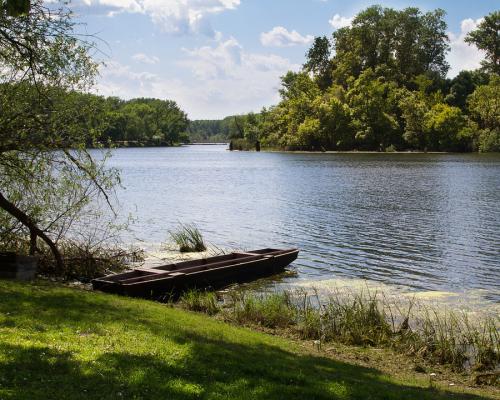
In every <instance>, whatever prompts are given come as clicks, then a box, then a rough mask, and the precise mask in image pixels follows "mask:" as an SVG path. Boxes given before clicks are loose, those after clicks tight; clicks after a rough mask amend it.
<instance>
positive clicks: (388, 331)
mask: <svg viewBox="0 0 500 400" xmlns="http://www.w3.org/2000/svg"><path fill="white" fill-rule="evenodd" d="M203 296H207V295H206V294H203ZM215 307H216V310H214V308H213V304H212V305H211V306H210V308H209V309H210V313H212V314H214V313H216V312H219V313H221V314H222V316H223V317H224V318H225V319H226V320H230V321H233V322H235V323H238V324H244V325H259V326H264V327H266V328H271V329H276V330H278V331H279V330H286V331H287V332H291V333H293V334H296V335H297V336H298V337H300V338H302V339H312V340H318V341H320V342H339V343H343V344H347V345H358V346H359V345H361V346H378V347H387V348H392V349H394V350H396V351H398V352H401V353H405V354H408V355H411V356H416V357H421V358H423V359H425V360H427V361H428V362H430V363H432V364H444V365H449V366H451V367H452V368H453V369H455V370H458V371H463V370H466V371H472V370H491V369H495V368H498V367H499V366H500V330H499V329H500V318H499V317H498V316H486V317H483V318H481V319H477V320H474V321H471V320H470V318H469V316H468V315H467V314H466V313H462V312H452V311H449V310H440V309H438V308H432V307H428V306H424V305H422V304H419V303H417V302H416V301H415V300H414V299H407V298H400V299H398V300H396V301H394V300H391V299H389V298H387V297H386V296H385V295H384V294H383V293H379V292H376V291H370V290H361V291H345V290H344V291H342V290H334V291H333V292H332V293H331V294H330V295H329V296H328V297H327V298H326V300H325V299H320V296H319V295H318V293H317V292H315V291H313V292H312V293H308V292H306V291H305V290H296V291H280V292H272V293H264V294H262V293H254V292H249V291H230V292H228V293H227V294H226V295H225V297H224V300H223V301H220V302H218V303H217V304H216V305H215ZM196 308H204V307H199V306H192V308H191V309H196ZM201 311H203V310H201Z"/></svg>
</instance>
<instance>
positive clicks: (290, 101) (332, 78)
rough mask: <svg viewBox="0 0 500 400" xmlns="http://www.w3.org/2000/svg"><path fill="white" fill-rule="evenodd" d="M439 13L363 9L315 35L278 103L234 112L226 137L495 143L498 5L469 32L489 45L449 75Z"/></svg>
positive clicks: (447, 146) (378, 146)
mask: <svg viewBox="0 0 500 400" xmlns="http://www.w3.org/2000/svg"><path fill="white" fill-rule="evenodd" d="M444 15H445V12H444V11H443V10H440V9H437V10H435V11H432V12H427V13H422V12H421V11H420V10H419V9H418V8H414V7H410V8H406V9H403V10H394V9H392V8H382V7H380V6H372V7H369V8H367V9H365V10H364V11H361V12H360V13H359V14H358V15H357V16H356V17H355V18H354V20H353V22H352V24H351V26H349V27H345V28H341V29H338V30H337V31H335V32H334V33H333V36H332V37H331V38H327V37H317V38H315V40H314V43H313V45H312V47H311V48H310V49H309V51H308V52H307V54H306V61H305V63H304V65H303V67H302V69H301V70H300V71H298V72H288V73H287V74H286V75H285V76H283V77H282V82H281V83H282V88H281V90H280V94H281V101H280V102H279V103H278V104H277V105H275V106H273V107H270V108H268V109H265V108H264V109H263V110H262V111H261V112H260V113H258V114H254V113H250V114H247V115H241V116H236V117H230V118H229V121H228V123H232V125H234V126H236V127H237V128H238V129H233V130H232V131H231V132H230V133H229V134H228V136H227V138H229V139H238V140H239V141H240V142H242V141H243V142H247V144H248V146H247V147H249V148H250V147H251V146H252V143H254V142H255V141H257V140H259V141H260V142H261V144H262V145H263V146H267V147H271V148H279V149H288V150H317V151H322V150H371V151H397V150H398V151H400V150H416V151H457V152H471V151H480V152H488V151H500V77H499V73H500V54H499V53H500V37H499V32H500V12H499V11H495V12H493V13H491V14H490V15H488V16H486V17H484V19H483V20H482V22H481V23H480V24H479V26H478V27H477V28H476V29H475V30H473V31H472V32H470V33H469V34H468V35H467V37H466V41H467V42H468V43H469V44H471V45H475V46H476V47H477V48H479V49H480V50H483V51H484V53H485V59H484V61H483V62H482V66H481V68H480V69H478V70H475V71H461V72H460V73H459V74H458V75H457V76H456V77H455V78H453V79H447V78H446V75H447V73H448V70H449V65H448V63H447V62H446V54H447V52H448V51H449V49H450V48H449V45H448V36H447V34H446V28H447V26H446V22H445V21H444ZM196 123H197V127H198V130H200V129H201V127H202V126H206V122H205V121H196ZM228 123H226V122H225V124H226V125H227V124H228ZM210 124H211V125H215V122H213V121H211V122H210ZM205 132H207V133H209V132H210V131H209V130H205ZM223 132H225V131H224V130H218V131H215V133H216V134H217V135H221V134H222V133H223Z"/></svg>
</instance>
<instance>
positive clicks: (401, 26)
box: [333, 6, 449, 86]
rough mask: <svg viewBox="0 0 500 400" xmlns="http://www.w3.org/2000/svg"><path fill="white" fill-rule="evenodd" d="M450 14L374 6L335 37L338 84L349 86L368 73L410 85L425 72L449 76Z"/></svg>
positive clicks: (340, 30)
mask: <svg viewBox="0 0 500 400" xmlns="http://www.w3.org/2000/svg"><path fill="white" fill-rule="evenodd" d="M444 15H445V13H444V11H443V10H440V9H437V10H435V11H432V12H428V13H425V14H422V13H421V12H420V10H419V9H418V8H413V7H410V8H407V9H404V10H402V11H397V10H394V9H392V8H382V7H381V6H372V7H369V8H367V9H366V10H363V11H361V12H360V13H359V14H358V15H356V17H355V18H354V20H353V22H352V26H351V27H345V28H342V29H339V30H337V31H336V32H334V34H333V39H334V42H333V46H334V49H335V57H334V59H333V66H334V78H335V81H336V82H338V83H340V84H342V85H344V86H345V85H346V84H347V81H348V78H349V77H351V76H352V77H354V78H358V77H359V75H360V74H361V73H362V72H363V71H364V70H366V69H369V68H370V69H372V70H373V71H380V75H383V76H384V77H385V78H386V79H390V80H395V81H397V82H398V83H401V84H408V83H409V82H411V80H412V78H413V77H415V76H417V75H420V74H429V75H434V74H435V75H437V76H438V77H444V76H446V73H447V72H448V69H449V65H448V64H447V62H446V52H447V51H448V49H449V46H448V36H447V34H446V23H445V21H444Z"/></svg>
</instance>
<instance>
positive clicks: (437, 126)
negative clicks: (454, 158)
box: [424, 103, 470, 151]
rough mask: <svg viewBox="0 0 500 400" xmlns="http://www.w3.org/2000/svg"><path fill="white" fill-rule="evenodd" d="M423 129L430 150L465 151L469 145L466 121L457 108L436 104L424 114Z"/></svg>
mask: <svg viewBox="0 0 500 400" xmlns="http://www.w3.org/2000/svg"><path fill="white" fill-rule="evenodd" d="M424 129H425V133H426V135H427V136H428V139H427V142H428V143H429V147H430V150H437V151H466V150H468V148H467V146H468V144H469V143H470V131H469V130H468V129H467V119H466V117H465V115H463V113H462V111H461V110H460V108H458V107H451V106H449V105H447V104H443V103H438V104H436V105H434V106H433V107H432V108H431V109H430V110H429V111H428V112H427V113H426V114H425V119H424Z"/></svg>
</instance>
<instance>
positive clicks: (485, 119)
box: [468, 75, 500, 152]
mask: <svg viewBox="0 0 500 400" xmlns="http://www.w3.org/2000/svg"><path fill="white" fill-rule="evenodd" d="M468 108H469V110H470V113H471V117H472V118H473V119H474V120H475V121H476V122H477V124H478V126H479V128H480V131H479V143H478V148H479V151H481V152H489V151H500V77H499V76H498V75H492V76H491V78H490V82H489V84H487V85H482V86H478V87H477V88H476V90H475V91H474V93H472V94H471V95H470V96H469V98H468Z"/></svg>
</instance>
